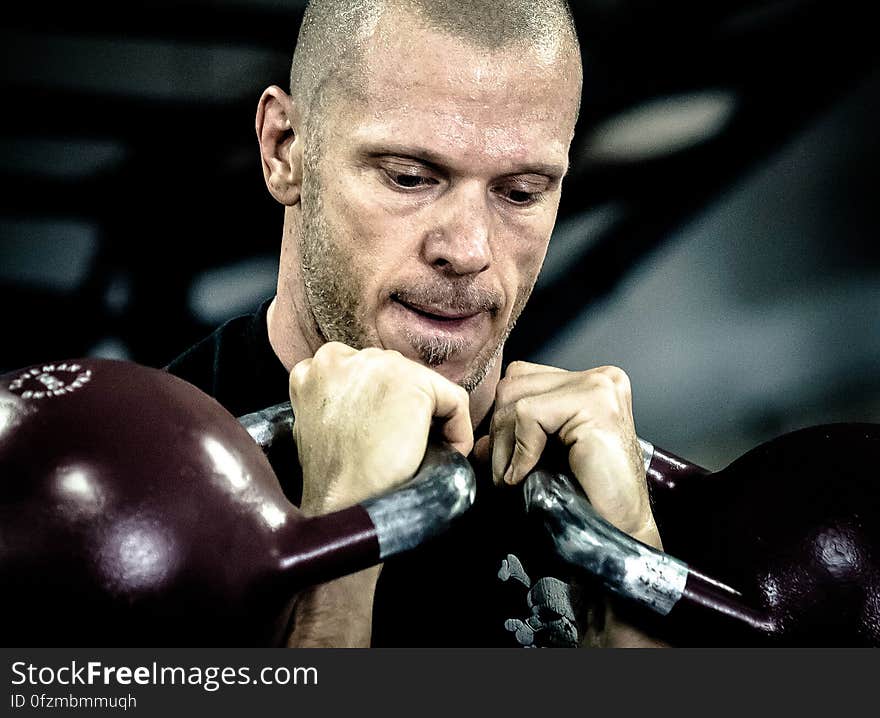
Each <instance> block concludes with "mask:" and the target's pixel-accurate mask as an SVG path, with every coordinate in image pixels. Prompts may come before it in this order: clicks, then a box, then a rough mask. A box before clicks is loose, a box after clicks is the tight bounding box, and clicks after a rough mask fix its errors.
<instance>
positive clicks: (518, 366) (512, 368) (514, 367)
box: [505, 360, 529, 376]
mask: <svg viewBox="0 0 880 718" xmlns="http://www.w3.org/2000/svg"><path fill="white" fill-rule="evenodd" d="M528 366H529V365H528V363H527V362H524V361H520V360H517V361H512V362H510V364H508V365H507V372H506V373H505V376H522V375H523V374H525V373H526V372H527V371H528Z"/></svg>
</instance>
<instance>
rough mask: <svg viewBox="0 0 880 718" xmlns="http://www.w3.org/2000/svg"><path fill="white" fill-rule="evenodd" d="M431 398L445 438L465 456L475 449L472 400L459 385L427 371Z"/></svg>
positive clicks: (434, 412)
mask: <svg viewBox="0 0 880 718" xmlns="http://www.w3.org/2000/svg"><path fill="white" fill-rule="evenodd" d="M423 376H424V377H425V378H426V379H427V381H428V384H429V387H430V391H431V395H432V396H431V398H432V401H433V403H434V410H433V416H435V417H436V418H438V419H442V422H443V423H442V434H443V438H444V439H445V440H446V441H448V442H449V443H450V444H451V445H452V446H453V448H455V449H456V450H458V451H459V452H460V453H461V454H463V455H464V456H467V455H468V454H470V453H471V449H473V448H474V430H473V426H472V425H471V413H470V398H469V396H468V393H467V392H466V391H465V390H464V389H462V388H461V387H460V386H458V384H453V383H452V382H451V381H449V380H448V379H446V378H444V377H442V376H440V375H439V374H437V373H436V372H434V371H432V370H430V369H425V370H424V374H423Z"/></svg>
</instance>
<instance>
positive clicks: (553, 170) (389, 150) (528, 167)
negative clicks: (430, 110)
mask: <svg viewBox="0 0 880 718" xmlns="http://www.w3.org/2000/svg"><path fill="white" fill-rule="evenodd" d="M362 152H363V154H364V156H365V157H370V158H377V157H388V156H391V157H400V158H401V159H408V160H415V161H416V162H421V163H422V164H423V165H426V166H427V167H429V168H431V169H433V170H435V171H437V172H444V171H446V170H447V169H448V167H449V163H448V162H447V161H446V160H445V159H444V157H443V156H442V155H439V154H437V153H436V152H434V151H432V150H429V149H427V148H425V147H417V146H416V147H414V146H412V145H397V144H394V143H382V144H378V145H368V146H367V147H365V148H364V149H363V150H362ZM567 172H568V168H567V167H565V166H564V165H558V164H548V163H543V162H537V163H527V164H524V165H522V166H521V167H519V168H517V169H516V170H515V171H513V172H508V173H506V174H507V175H509V176H513V175H530V174H534V175H544V176H546V177H550V178H551V179H562V178H563V177H564V176H565V175H566V174H567Z"/></svg>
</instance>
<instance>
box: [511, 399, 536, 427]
mask: <svg viewBox="0 0 880 718" xmlns="http://www.w3.org/2000/svg"><path fill="white" fill-rule="evenodd" d="M513 412H514V416H515V417H516V421H517V423H522V422H528V421H531V420H532V419H533V418H534V406H533V404H532V402H531V401H529V400H528V399H519V400H518V401H517V402H515V403H514V405H513Z"/></svg>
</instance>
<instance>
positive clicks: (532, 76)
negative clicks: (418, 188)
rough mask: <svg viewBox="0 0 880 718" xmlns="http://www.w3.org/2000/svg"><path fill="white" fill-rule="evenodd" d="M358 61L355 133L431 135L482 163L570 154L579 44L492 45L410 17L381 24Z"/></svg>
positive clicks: (363, 136) (442, 150) (351, 110)
mask: <svg viewBox="0 0 880 718" xmlns="http://www.w3.org/2000/svg"><path fill="white" fill-rule="evenodd" d="M358 64H359V71H358V72H357V73H356V77H357V83H358V85H359V87H358V88H357V91H356V92H355V93H354V94H353V95H352V96H351V97H350V98H349V99H350V103H349V105H350V106H349V107H348V108H346V109H347V110H348V113H343V114H344V115H345V127H346V130H347V133H349V134H350V135H351V136H352V137H354V138H355V141H357V140H359V139H360V140H363V141H371V140H381V139H385V138H387V139H393V140H394V141H396V142H398V143H403V144H405V143H406V142H407V141H412V142H417V143H419V144H422V145H424V144H425V143H428V144H429V147H430V149H431V150H432V151H434V152H436V153H438V154H441V155H444V154H449V155H452V156H457V157H459V158H462V157H465V156H466V157H467V159H470V160H472V161H475V162H485V161H495V162H497V161H502V160H509V161H512V162H516V161H520V160H521V161H529V160H536V161H537V160H540V161H556V162H564V161H565V158H566V157H567V154H568V146H569V144H570V142H571V138H572V135H573V132H574V123H575V120H576V113H577V103H578V100H579V93H580V76H579V69H580V68H579V58H577V56H576V53H573V52H572V51H571V50H570V49H564V48H558V47H556V48H554V47H551V46H548V45H547V43H544V44H528V45H526V44H522V45H520V44H517V45H513V46H510V47H504V48H501V49H496V50H490V49H484V48H479V47H475V46H474V45H473V44H471V43H468V42H466V41H462V40H459V39H457V38H454V37H452V36H450V35H449V34H446V33H443V32H438V31H434V30H431V29H427V28H424V27H421V26H419V25H418V24H417V23H416V22H414V21H413V20H412V19H409V18H406V17H403V18H397V19H396V21H395V22H393V23H392V22H382V23H380V25H379V27H377V28H376V30H375V31H374V32H373V33H372V35H371V36H370V38H369V40H368V42H367V46H366V49H365V51H364V54H363V56H362V57H361V58H360V62H359V63H358ZM536 154H540V155H541V156H540V157H536V156H535V155H536Z"/></svg>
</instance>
